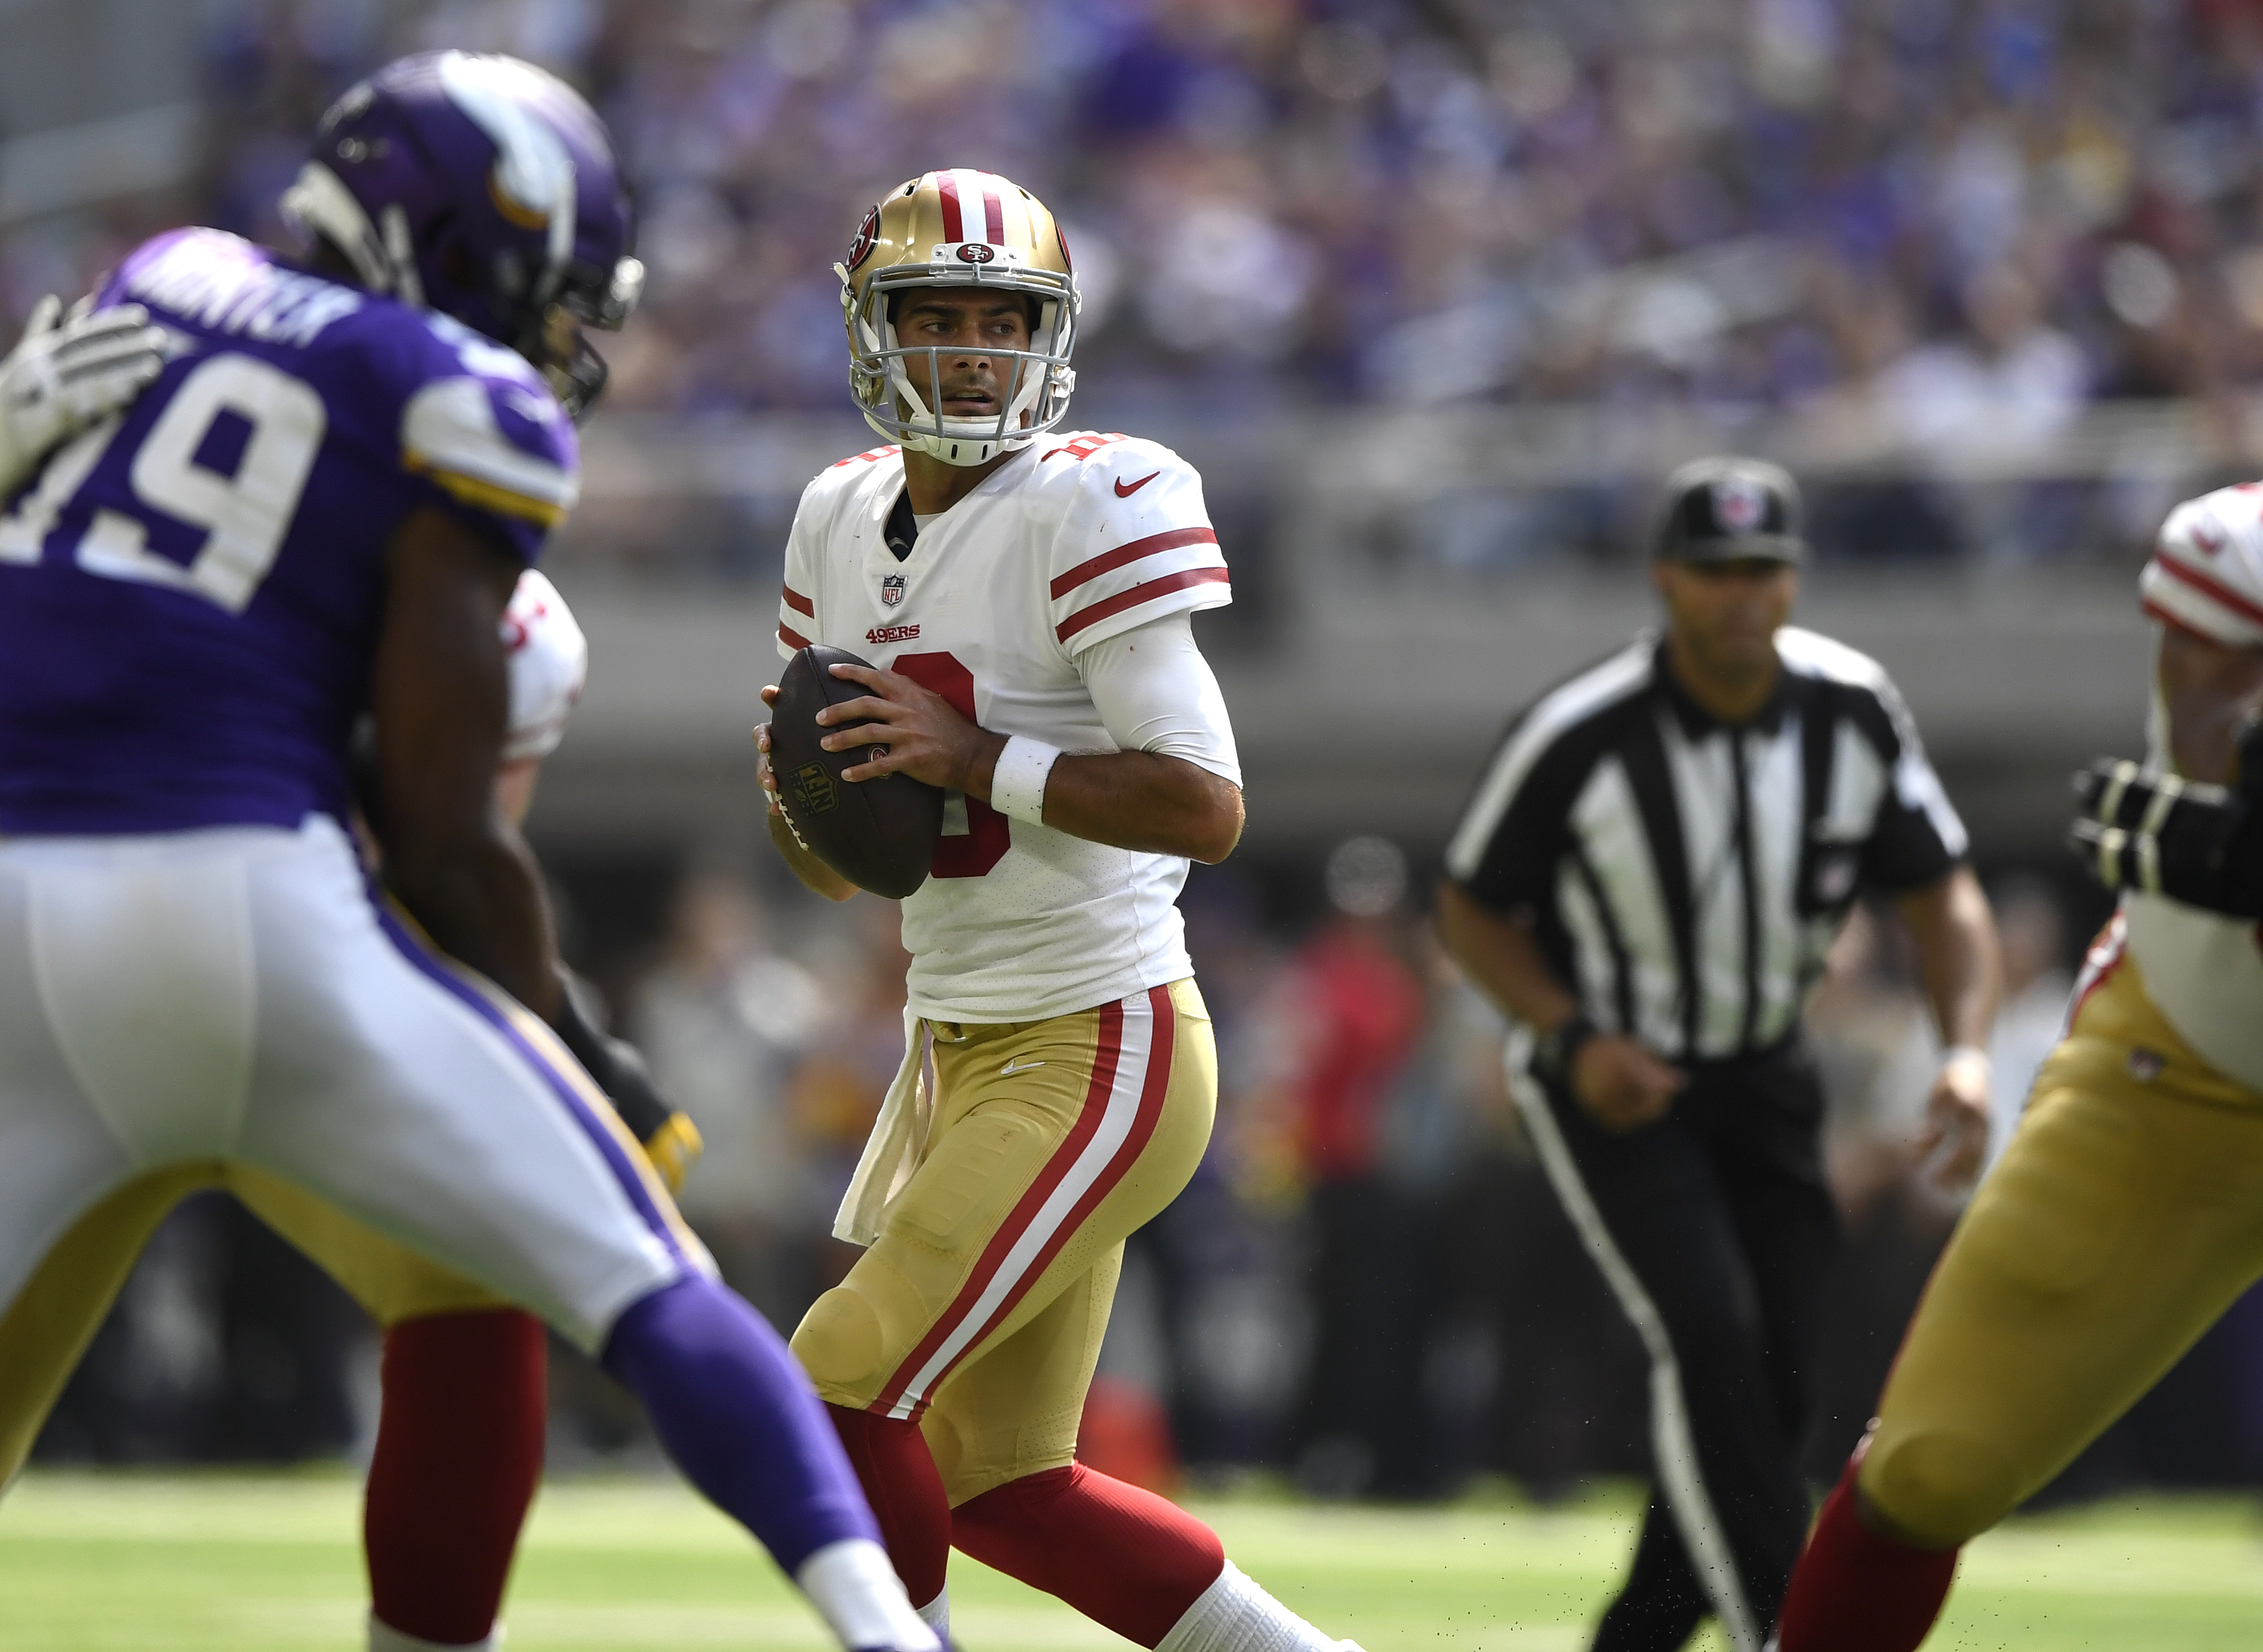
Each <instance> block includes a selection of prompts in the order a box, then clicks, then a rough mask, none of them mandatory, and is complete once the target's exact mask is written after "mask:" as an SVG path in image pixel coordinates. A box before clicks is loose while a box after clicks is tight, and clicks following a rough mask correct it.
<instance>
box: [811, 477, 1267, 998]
mask: <svg viewBox="0 0 2263 1652" xmlns="http://www.w3.org/2000/svg"><path fill="white" fill-rule="evenodd" d="M903 488H904V467H903V458H902V455H901V454H900V451H898V450H897V449H895V448H893V447H881V448H875V449H873V450H872V451H871V452H869V453H860V454H858V455H857V457H855V458H848V459H843V460H842V461H841V462H840V463H839V464H837V465H834V466H832V467H831V468H830V469H828V470H827V471H826V472H824V473H822V474H821V475H820V476H819V477H818V478H817V479H816V480H814V481H813V482H811V483H810V485H809V487H807V488H806V490H804V492H803V494H802V496H801V506H800V509H799V510H798V511H797V512H796V513H795V516H794V521H793V531H792V537H790V538H789V539H788V541H787V544H786V559H785V594H784V599H783V601H782V602H781V605H780V607H779V609H778V652H779V653H781V654H783V655H784V656H786V657H787V658H789V659H790V658H792V654H793V653H794V651H795V650H796V649H798V648H800V647H801V646H803V645H804V644H806V643H809V642H821V643H826V644H829V645H830V646H834V647H836V648H845V649H847V650H849V651H850V653H856V654H858V655H861V656H862V657H863V658H864V659H866V660H871V662H872V663H873V664H874V665H876V666H880V667H886V669H889V670H892V671H896V672H900V673H901V674H902V675H905V676H907V677H910V678H912V679H914V680H915V681H916V682H922V683H924V684H925V685H926V686H927V687H929V688H930V689H934V690H935V691H936V693H938V694H941V695H942V696H944V698H945V699H947V700H950V701H951V703H953V704H954V705H956V706H957V707H958V710H959V711H961V712H962V713H963V714H965V716H967V717H969V718H972V719H973V720H974V721H975V722H977V723H979V724H980V725H982V726H983V727H984V728H987V729H990V730H993V731H994V732H998V733H1001V734H1019V735H1023V736H1025V737H1026V738H1028V739H1036V740H1042V741H1044V742H1045V744H1047V745H1049V746H1054V747H1059V748H1060V749H1061V750H1063V751H1066V752H1110V751H1114V750H1116V749H1117V746H1116V742H1115V741H1114V740H1113V739H1111V738H1110V735H1109V732H1108V730H1107V728H1106V727H1105V726H1104V725H1103V723H1102V721H1101V718H1100V714H1099V712H1098V711H1096V710H1095V708H1094V705H1093V701H1092V696H1091V694H1090V693H1089V692H1088V690H1087V689H1086V686H1085V682H1084V678H1083V675H1082V674H1081V670H1080V667H1079V658H1080V656H1081V654H1082V653H1084V651H1086V650H1087V649H1089V648H1091V647H1092V646H1094V645H1095V644H1097V643H1100V642H1102V641H1104V640H1105V639H1107V638H1110V637H1115V636H1118V635H1120V634H1122V633H1123V632H1124V631H1130V630H1132V628H1133V627H1134V626H1138V625H1144V624H1147V623H1149V622H1150V621H1152V620H1156V619H1160V618H1162V617H1165V616H1167V615H1171V614H1177V613H1184V612H1188V611H1189V610H1195V609H1203V608H1216V607H1219V606H1221V605H1223V604H1225V603H1226V602H1231V601H1232V600H1233V593H1232V590H1231V588H1229V586H1228V585H1227V582H1226V568H1225V557H1224V556H1223V555H1222V554H1221V553H1220V552H1219V550H1218V535H1217V534H1216V532H1214V531H1213V530H1212V529H1211V524H1210V517H1209V516H1208V514H1207V512H1206V511H1205V510H1204V506H1203V494H1202V479H1201V478H1200V477H1199V476H1197V474H1196V473H1195V470H1194V467H1193V466H1192V465H1189V464H1188V463H1187V462H1186V461H1185V460H1183V459H1182V458H1179V456H1178V455H1177V454H1175V453H1174V452H1172V451H1170V450H1169V449H1168V448H1166V447H1162V446H1160V445H1158V444H1155V443H1153V442H1146V441H1141V440H1139V439H1138V438H1136V437H1132V436H1116V435H1098V434H1094V433H1090V432H1085V433H1081V434H1077V435H1072V436H1057V437H1053V438H1051V439H1048V440H1045V441H1043V442H1041V443H1038V444H1032V445H1031V446H1030V447H1028V448H1026V449H1024V450H1023V451H1021V452H1019V453H1016V455H1014V456H1013V457H1012V458H1009V459H1008V460H1007V461H1006V463H1005V464H1003V465H1000V466H999V467H998V468H997V469H996V470H995V471H994V472H992V473H990V474H989V475H988V476H986V477H984V478H983V479H982V480H981V481H980V483H978V484H977V485H976V486H975V487H974V489H973V491H972V493H970V494H967V495H966V497H965V498H964V499H962V500H960V501H958V503H957V504H955V505H953V506H952V507H951V509H949V510H947V511H944V512H943V513H942V514H941V515H940V516H936V517H934V518H933V519H932V520H930V521H929V523H928V524H927V525H926V526H925V527H923V528H922V529H921V530H919V534H918V538H917V541H916V543H915V544H914V545H913V546H912V549H911V552H910V554H909V555H907V556H906V557H905V558H904V559H903V560H901V561H898V560H897V559H896V557H895V554H894V553H893V552H892V551H891V550H890V549H889V547H888V545H887V543H886V533H885V530H886V525H887V521H888V516H889V513H890V511H891V510H892V509H893V508H894V506H895V503H896V501H897V498H898V496H899V495H900V494H902V492H903ZM943 830H944V837H943V842H942V845H941V847H940V848H938V849H937V851H936V857H935V864H934V869H933V871H932V872H931V873H930V875H929V877H928V880H927V882H926V883H925V884H922V885H921V887H920V889H919V890H918V891H917V892H916V893H915V894H914V895H912V896H911V898H909V899H907V900H906V901H905V902H904V918H903V921H904V945H905V947H906V949H907V950H908V951H909V952H910V953H911V955H912V966H911V978H910V992H911V1007H912V1008H913V1009H914V1010H915V1012H916V1013H917V1014H921V1015H923V1016H928V1017H930V1018H932V1019H934V1020H937V1021H1034V1020H1038V1019H1039V1018H1041V1017H1045V1016H1049V1015H1060V1014H1068V1013H1069V1012H1071V1011H1074V1010H1081V1009H1089V1008H1091V1007H1092V1006H1094V1005H1095V1004H1103V1003H1106V1002H1108V1001H1109V1000H1110V999H1117V998H1123V997H1124V996H1126V995H1128V994H1130V993H1132V992H1141V991H1144V990H1146V988H1149V987H1153V986H1160V985H1165V984H1166V983H1168V982H1171V981H1175V980H1177V979H1179V978H1180V977H1183V976H1186V975H1189V974H1191V973H1192V972H1193V966H1192V965H1191V964H1190V963H1189V961H1188V958H1187V952H1186V944H1185V940H1184V934H1183V925H1182V922H1181V920H1180V918H1179V912H1178V906H1177V904H1176V903H1177V900H1178V895H1179V891H1180V889H1181V888H1182V886H1183V885H1184V884H1185V882H1186V876H1187V862H1185V861H1184V860H1182V859H1181V858H1179V857H1177V856H1175V855H1148V854H1142V853H1139V852H1137V851H1134V850H1131V849H1118V848H1109V847H1108V846H1107V845H1105V844H1100V843H1093V842H1088V841H1087V840H1084V839H1082V838H1075V837H1071V836H1070V835H1068V834H1067V833H1065V832H1056V831H1054V830H1053V829H1052V828H1051V827H1050V826H1035V825H1031V824H1030V823H1029V822H1027V821H1024V820H1009V819H1008V818H1007V817H1006V816H1004V815H1001V814H1000V813H998V812H996V811H995V810H994V809H992V808H991V807H990V806H989V805H988V804H985V803H981V802H980V801H977V800H975V799H972V798H969V797H965V795H963V794H961V793H958V792H951V793H949V794H947V797H946V799H945V803H944V826H943Z"/></svg>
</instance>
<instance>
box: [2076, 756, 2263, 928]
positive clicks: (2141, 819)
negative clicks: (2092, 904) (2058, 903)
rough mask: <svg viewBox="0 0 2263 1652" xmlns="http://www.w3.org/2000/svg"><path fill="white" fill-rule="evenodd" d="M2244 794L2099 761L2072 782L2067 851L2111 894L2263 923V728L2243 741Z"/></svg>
mask: <svg viewBox="0 0 2263 1652" xmlns="http://www.w3.org/2000/svg"><path fill="white" fill-rule="evenodd" d="M2238 773H2239V781H2238V785H2237V786H2236V787H2226V786H2213V785H2209V784H2206V783H2202V782H2198V781H2189V780H2180V779H2178V778H2177V777H2176V776H2173V775H2148V774H2145V773H2144V772H2143V770H2142V769H2141V768H2139V767H2138V765H2137V764H2136V763H2132V762H2128V761H2115V760H2113V759H2110V758H2100V760H2099V761H2096V762H2094V763H2093V764H2091V765H2090V767H2089V768H2086V769H2084V770H2082V771H2081V772H2080V773H2079V774H2078V775H2076V776H2075V777H2074V792H2075V796H2076V797H2077V798H2079V800H2080V804H2081V812H2080V813H2079V814H2078V815H2077V816H2076V817H2075V819H2074V824H2073V825H2072V826H2070V827H2069V828H2068V830H2067V839H2066V840H2067V847H2068V848H2071V849H2072V850H2073V851H2074V852H2075V853H2076V854H2077V855H2079V856H2081V858H2082V862H2083V864H2084V866H2085V867H2086V869H2088V870H2089V872H2090V875H2091V876H2093V877H2095V878H2096V879H2097V880H2098V881H2099V882H2100V883H2101V884H2104V885H2105V886H2106V887H2107V888H2108V889H2110V890H2114V891H2117V892H2118V891H2122V890H2141V891H2144V892H2145V893H2146V894H2149V895H2165V896H2167V897H2168V898H2170V899H2171V900H2175V901H2181V902H2183V903H2184V904H2185V905H2187V906H2199V907H2202V908H2205V909H2206V910H2208V911H2209V912H2220V913H2224V914H2225V915H2226V916H2228V917H2232V918H2245V919H2263V724H2258V723H2250V724H2249V725H2247V726H2246V727H2245V729H2244V730H2243V731H2242V732H2241V733H2240V736H2239V769H2238Z"/></svg>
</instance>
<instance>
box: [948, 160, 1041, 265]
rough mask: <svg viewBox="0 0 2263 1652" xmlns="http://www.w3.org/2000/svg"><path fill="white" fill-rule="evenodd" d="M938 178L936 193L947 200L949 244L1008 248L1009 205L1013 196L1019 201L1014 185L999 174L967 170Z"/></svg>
mask: <svg viewBox="0 0 2263 1652" xmlns="http://www.w3.org/2000/svg"><path fill="white" fill-rule="evenodd" d="M935 177H936V190H937V191H938V192H939V193H940V194H941V195H942V197H943V238H944V240H945V241H947V242H968V241H987V242H989V243H990V244H991V245H992V246H994V247H1002V246H1004V245H1005V244H1006V201H1007V198H1008V197H1009V196H1012V197H1014V198H1016V201H1018V199H1019V193H1018V191H1016V190H1015V188H1014V186H1013V185H1012V184H1009V183H1007V182H1006V180H1005V179H1004V178H1001V177H999V176H998V175H997V174H996V173H995V172H978V171H975V170H973V169H972V168H971V167H963V166H958V167H952V168H951V169H950V170H947V171H940V172H937V173H936V175H935ZM1023 211H1024V212H1025V213H1026V211H1027V209H1026V208H1024V209H1023Z"/></svg>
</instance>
